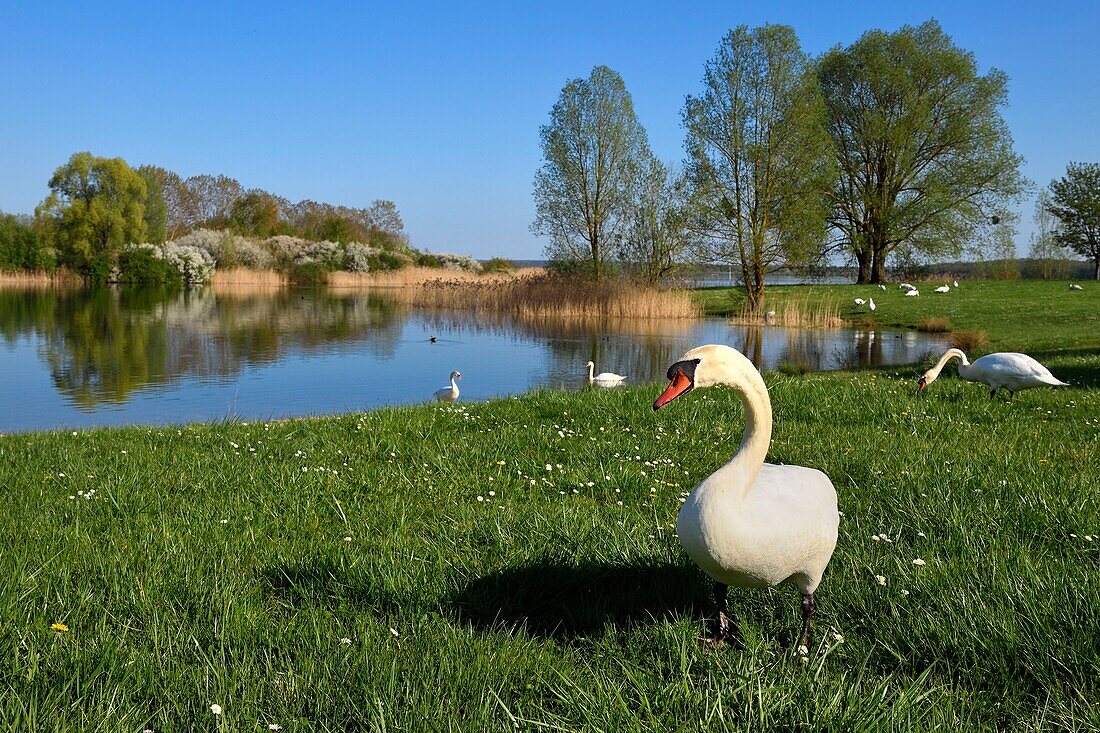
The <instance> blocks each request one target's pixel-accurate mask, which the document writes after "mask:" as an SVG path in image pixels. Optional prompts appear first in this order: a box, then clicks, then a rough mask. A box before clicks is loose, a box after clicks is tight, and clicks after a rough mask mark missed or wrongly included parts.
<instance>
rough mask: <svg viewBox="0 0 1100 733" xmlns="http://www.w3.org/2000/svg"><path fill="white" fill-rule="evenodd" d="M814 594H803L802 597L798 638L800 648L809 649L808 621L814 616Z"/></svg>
mask: <svg viewBox="0 0 1100 733" xmlns="http://www.w3.org/2000/svg"><path fill="white" fill-rule="evenodd" d="M814 608H815V606H814V594H813V593H805V594H803V596H802V636H801V637H799V642H798V643H799V644H800V645H801V646H804V647H806V648H807V649H809V648H810V619H811V618H812V617H813V615H814Z"/></svg>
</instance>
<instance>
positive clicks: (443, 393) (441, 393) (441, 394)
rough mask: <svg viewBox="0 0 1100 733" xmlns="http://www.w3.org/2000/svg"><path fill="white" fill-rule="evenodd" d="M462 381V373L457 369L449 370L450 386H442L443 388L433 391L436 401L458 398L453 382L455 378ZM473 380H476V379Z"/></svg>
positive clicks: (451, 400)
mask: <svg viewBox="0 0 1100 733" xmlns="http://www.w3.org/2000/svg"><path fill="white" fill-rule="evenodd" d="M456 379H457V380H459V381H460V382H461V381H462V375H461V374H459V373H458V371H457V370H456V371H453V372H451V386H450V387H444V388H443V389H437V390H436V391H435V401H436V402H454V401H455V400H457V399H458V385H457V384H455V380H456ZM474 381H477V380H476V379H475V380H474Z"/></svg>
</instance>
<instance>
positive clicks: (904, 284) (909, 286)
mask: <svg viewBox="0 0 1100 733" xmlns="http://www.w3.org/2000/svg"><path fill="white" fill-rule="evenodd" d="M898 287H899V288H901V289H902V290H916V288H915V287H914V286H912V285H910V284H909V283H902V284H901V285H898Z"/></svg>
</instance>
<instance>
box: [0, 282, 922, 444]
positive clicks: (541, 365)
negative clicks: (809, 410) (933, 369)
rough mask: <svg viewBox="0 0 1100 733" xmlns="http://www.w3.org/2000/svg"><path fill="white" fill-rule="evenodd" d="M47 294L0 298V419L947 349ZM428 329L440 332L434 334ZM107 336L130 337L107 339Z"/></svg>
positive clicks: (349, 397)
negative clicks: (30, 305)
mask: <svg viewBox="0 0 1100 733" xmlns="http://www.w3.org/2000/svg"><path fill="white" fill-rule="evenodd" d="M36 297H38V298H40V299H41V298H44V297H45V298H48V297H50V296H43V295H42V294H38V295H37V296H36ZM5 302H7V301H5ZM0 305H3V304H0ZM38 305H39V306H41V303H38ZM48 305H49V306H50V307H48V308H40V310H41V311H42V312H44V313H47V314H49V317H36V318H34V319H32V320H30V321H28V322H27V323H22V322H20V323H18V324H15V325H14V326H13V325H11V324H10V323H9V322H8V321H9V320H10V319H8V320H5V314H4V313H3V312H2V309H0V322H2V323H3V324H4V325H5V331H4V338H3V340H0V374H3V375H4V378H3V379H2V380H0V431H4V432H10V431H19V430H34V429H45V428H54V427H86V426H95V425H124V424H134V423H152V424H165V423H186V422H195V421H202V420H218V419H225V418H227V417H237V418H240V419H253V420H254V419H263V418H275V417H285V416H297V415H321V414H330V413H336V412H346V411H354V410H362V409H366V408H370V407H375V406H379V405H388V404H402V403H415V402H421V401H425V400H427V399H429V398H430V397H431V395H432V392H434V391H435V390H436V389H439V388H441V387H445V386H447V384H448V382H447V379H448V375H449V373H450V372H451V370H452V369H457V370H459V371H460V372H462V375H463V380H462V382H460V384H459V387H460V389H461V391H462V399H463V400H483V399H487V398H490V397H494V396H499V395H505V394H514V393H518V392H523V391H526V390H528V389H531V388H535V387H553V388H566V389H577V388H580V387H582V386H583V385H584V377H585V369H584V364H585V362H586V361H588V360H590V359H591V360H592V361H594V362H595V363H596V370H597V371H612V372H617V373H619V374H625V375H627V376H628V377H629V378H628V380H627V384H638V383H647V382H652V381H655V380H658V379H661V378H662V377H663V375H664V372H665V369H666V368H667V366H668V365H669V364H670V363H671V362H672V361H674V360H675V359H676V358H677V357H679V356H680V355H681V354H682V353H683V352H684V351H687V350H688V349H690V348H692V347H694V346H698V345H700V344H704V343H725V344H729V345H731V346H733V347H735V348H737V349H739V350H741V351H742V352H744V353H745V354H746V355H748V356H749V357H750V358H752V359H753V360H754V361H755V362H756V363H757V364H758V365H761V366H762V368H763V369H764V370H769V369H774V368H776V367H777V366H779V365H780V364H781V363H783V362H792V363H795V364H798V365H800V366H802V367H804V368H808V369H836V368H843V367H846V366H856V365H866V364H892V363H897V364H901V363H909V362H913V361H915V360H917V359H919V358H920V357H922V356H923V355H924V354H925V353H926V352H928V351H935V350H942V348H944V346H943V340H942V339H939V338H935V337H929V336H927V335H925V334H917V333H913V332H881V331H880V332H878V333H864V332H856V331H850V330H829V331H823V330H816V331H799V330H790V329H781V328H766V329H762V328H754V329H753V328H748V327H745V326H731V325H729V324H727V323H726V322H725V321H722V320H718V319H708V320H702V321H691V322H686V321H673V322H666V323H655V322H650V321H645V322H639V321H626V322H618V323H614V324H603V325H602V326H592V325H590V324H578V323H567V324H562V323H558V324H545V323H543V324H516V323H510V322H509V321H508V320H507V319H503V320H501V321H498V322H495V323H490V322H486V321H485V320H484V319H476V318H470V317H465V316H463V315H461V314H448V315H438V314H428V313H423V312H417V311H413V312H410V313H405V312H402V311H400V310H395V309H393V308H392V307H391V308H388V309H387V308H382V307H381V306H379V304H378V303H377V302H375V301H374V300H372V299H370V298H368V297H367V296H365V295H362V294H358V295H348V294H344V295H340V296H331V295H324V296H322V295H310V294H300V293H295V294H294V296H293V297H292V298H286V297H283V298H282V299H278V298H267V299H264V298H260V299H259V300H256V299H254V298H253V299H249V300H247V302H244V301H239V300H238V301H235V300H232V299H218V298H214V297H212V296H211V297H201V298H196V297H192V298H190V299H188V300H187V302H183V300H177V301H173V302H167V303H164V304H161V305H158V306H157V307H153V308H148V307H145V308H143V309H134V310H130V309H128V306H125V305H124V306H122V307H120V306H119V305H118V303H117V302H116V301H111V302H110V305H109V306H105V307H107V308H109V309H113V310H110V314H112V317H113V318H114V319H115V320H114V321H113V320H111V318H107V317H106V316H104V317H101V318H97V319H93V320H96V321H97V322H98V321H104V322H106V323H107V324H108V325H107V326H104V327H103V328H104V329H105V330H104V333H107V334H108V336H104V335H103V333H99V335H96V333H97V332H92V333H90V334H89V335H84V336H80V335H79V334H77V333H76V332H75V331H74V326H73V324H72V323H70V322H68V321H66V320H65V319H66V318H67V316H66V315H65V313H66V312H67V311H66V308H65V307H61V305H64V304H61V305H58V304H55V303H52V302H50V303H48ZM79 305H80V304H78V306H79ZM9 306H10V303H9ZM68 307H69V308H70V309H71V308H72V307H74V306H73V304H71V303H70V304H68ZM80 312H83V311H80ZM97 313H98V311H97ZM291 314H293V317H292V316H291ZM100 315H102V314H100ZM74 320H78V321H80V322H84V321H86V320H88V319H85V318H79V319H74ZM115 321H117V323H115ZM111 324H114V325H111ZM13 331H15V332H16V333H15V334H14V335H13V333H12V332H13ZM123 336H125V338H123ZM431 336H437V337H438V338H439V342H438V343H434V344H433V343H430V341H429V338H430V337H431ZM113 340H118V341H121V342H122V343H121V345H118V348H115V349H102V348H101V347H104V346H105V345H108V346H109V345H111V342H112V341H113ZM104 351H105V352H106V353H103V352H104ZM119 381H125V386H126V388H125V389H122V388H119V387H118V385H117V384H116V382H119Z"/></svg>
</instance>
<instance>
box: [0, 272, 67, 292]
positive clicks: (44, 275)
mask: <svg viewBox="0 0 1100 733" xmlns="http://www.w3.org/2000/svg"><path fill="white" fill-rule="evenodd" d="M82 282H83V281H82V280H81V279H80V275H77V274H76V273H74V272H69V271H68V270H54V271H53V272H45V271H43V270H35V271H26V270H0V287H5V288H6V287H12V288H32V289H33V288H54V287H73V286H76V285H80V284H81V283H82Z"/></svg>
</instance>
